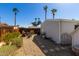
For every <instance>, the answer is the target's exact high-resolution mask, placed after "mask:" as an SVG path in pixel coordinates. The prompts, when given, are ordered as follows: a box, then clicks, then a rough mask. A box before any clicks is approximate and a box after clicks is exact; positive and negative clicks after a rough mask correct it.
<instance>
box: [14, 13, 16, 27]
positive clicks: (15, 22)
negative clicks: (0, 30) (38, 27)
mask: <svg viewBox="0 0 79 59" xmlns="http://www.w3.org/2000/svg"><path fill="white" fill-rule="evenodd" d="M14 26H16V13H15V15H14Z"/></svg>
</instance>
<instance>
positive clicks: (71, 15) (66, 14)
mask: <svg viewBox="0 0 79 59" xmlns="http://www.w3.org/2000/svg"><path fill="white" fill-rule="evenodd" d="M45 5H47V6H48V14H47V18H48V19H51V18H52V14H51V9H52V8H55V9H57V13H56V16H55V18H57V19H58V18H64V19H76V20H78V19H79V4H77V3H69V4H68V3H63V4H62V3H50V4H47V3H7V4H5V3H2V4H0V16H1V22H6V23H7V24H10V25H13V24H14V13H13V12H12V9H13V8H14V7H16V8H18V10H19V13H18V14H17V19H16V20H17V24H18V25H20V26H26V27H27V26H28V25H30V24H31V22H33V21H34V18H40V20H41V21H44V10H43V7H44V6H45Z"/></svg>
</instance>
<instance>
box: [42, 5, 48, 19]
mask: <svg viewBox="0 0 79 59" xmlns="http://www.w3.org/2000/svg"><path fill="white" fill-rule="evenodd" d="M43 8H44V11H45V20H46V19H47V8H48V7H47V5H46V6H44V7H43Z"/></svg>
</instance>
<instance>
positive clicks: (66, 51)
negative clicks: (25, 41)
mask: <svg viewBox="0 0 79 59" xmlns="http://www.w3.org/2000/svg"><path fill="white" fill-rule="evenodd" d="M33 42H34V43H35V44H36V45H37V46H38V47H39V48H40V49H41V51H42V52H43V53H44V54H45V55H46V56H73V55H74V54H73V52H72V50H71V46H69V45H67V46H61V45H57V44H55V43H54V42H53V41H51V40H50V39H43V38H41V37H40V36H39V35H37V36H34V38H33Z"/></svg>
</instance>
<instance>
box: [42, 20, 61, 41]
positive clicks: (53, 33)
mask: <svg viewBox="0 0 79 59" xmlns="http://www.w3.org/2000/svg"><path fill="white" fill-rule="evenodd" d="M41 29H42V30H43V31H45V33H46V36H47V37H51V38H52V40H54V41H56V43H60V41H59V23H58V22H53V21H46V22H44V23H43V24H42V26H41Z"/></svg>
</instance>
